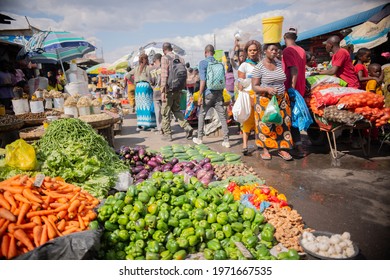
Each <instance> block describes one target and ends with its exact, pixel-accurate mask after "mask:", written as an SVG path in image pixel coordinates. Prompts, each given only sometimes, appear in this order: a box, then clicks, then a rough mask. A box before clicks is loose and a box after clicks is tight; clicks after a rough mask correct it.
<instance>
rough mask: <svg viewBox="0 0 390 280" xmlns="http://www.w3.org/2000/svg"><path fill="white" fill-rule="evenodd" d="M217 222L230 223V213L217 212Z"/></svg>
mask: <svg viewBox="0 0 390 280" xmlns="http://www.w3.org/2000/svg"><path fill="white" fill-rule="evenodd" d="M217 223H218V224H221V225H226V224H227V223H228V214H227V213H226V212H220V213H218V214H217Z"/></svg>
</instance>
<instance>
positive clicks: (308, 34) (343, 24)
mask: <svg viewBox="0 0 390 280" xmlns="http://www.w3.org/2000/svg"><path fill="white" fill-rule="evenodd" d="M386 5H387V4H384V5H381V6H378V7H376V8H373V9H371V10H368V11H365V12H361V13H358V14H356V15H353V16H349V17H347V18H344V19H341V20H338V21H335V22H332V23H328V24H325V25H323V26H320V27H317V28H315V29H312V30H308V31H305V32H302V33H300V34H298V39H297V42H299V41H303V40H306V39H309V38H313V37H316V36H320V35H323V34H327V33H329V32H332V31H336V30H340V29H343V28H347V27H353V26H355V25H358V24H361V23H363V22H365V21H367V20H368V19H369V18H370V17H372V16H373V15H375V14H376V13H378V12H380V11H381V10H382V9H383V7H385V6H386Z"/></svg>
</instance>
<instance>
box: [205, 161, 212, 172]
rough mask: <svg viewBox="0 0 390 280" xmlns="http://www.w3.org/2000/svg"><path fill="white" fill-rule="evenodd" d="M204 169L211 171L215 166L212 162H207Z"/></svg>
mask: <svg viewBox="0 0 390 280" xmlns="http://www.w3.org/2000/svg"><path fill="white" fill-rule="evenodd" d="M203 169H205V170H206V171H210V170H213V166H212V165H211V163H209V162H208V163H205V165H203Z"/></svg>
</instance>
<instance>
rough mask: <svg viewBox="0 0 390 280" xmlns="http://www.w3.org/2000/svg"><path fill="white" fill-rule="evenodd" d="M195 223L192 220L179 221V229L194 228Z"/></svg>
mask: <svg viewBox="0 0 390 280" xmlns="http://www.w3.org/2000/svg"><path fill="white" fill-rule="evenodd" d="M192 226H193V223H192V221H191V220H190V219H179V227H180V228H181V229H186V228H189V227H192Z"/></svg>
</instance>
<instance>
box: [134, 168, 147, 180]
mask: <svg viewBox="0 0 390 280" xmlns="http://www.w3.org/2000/svg"><path fill="white" fill-rule="evenodd" d="M148 176H149V171H148V170H146V169H144V170H142V171H141V172H140V173H138V174H137V175H135V177H134V179H136V180H138V179H146V178H148Z"/></svg>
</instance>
